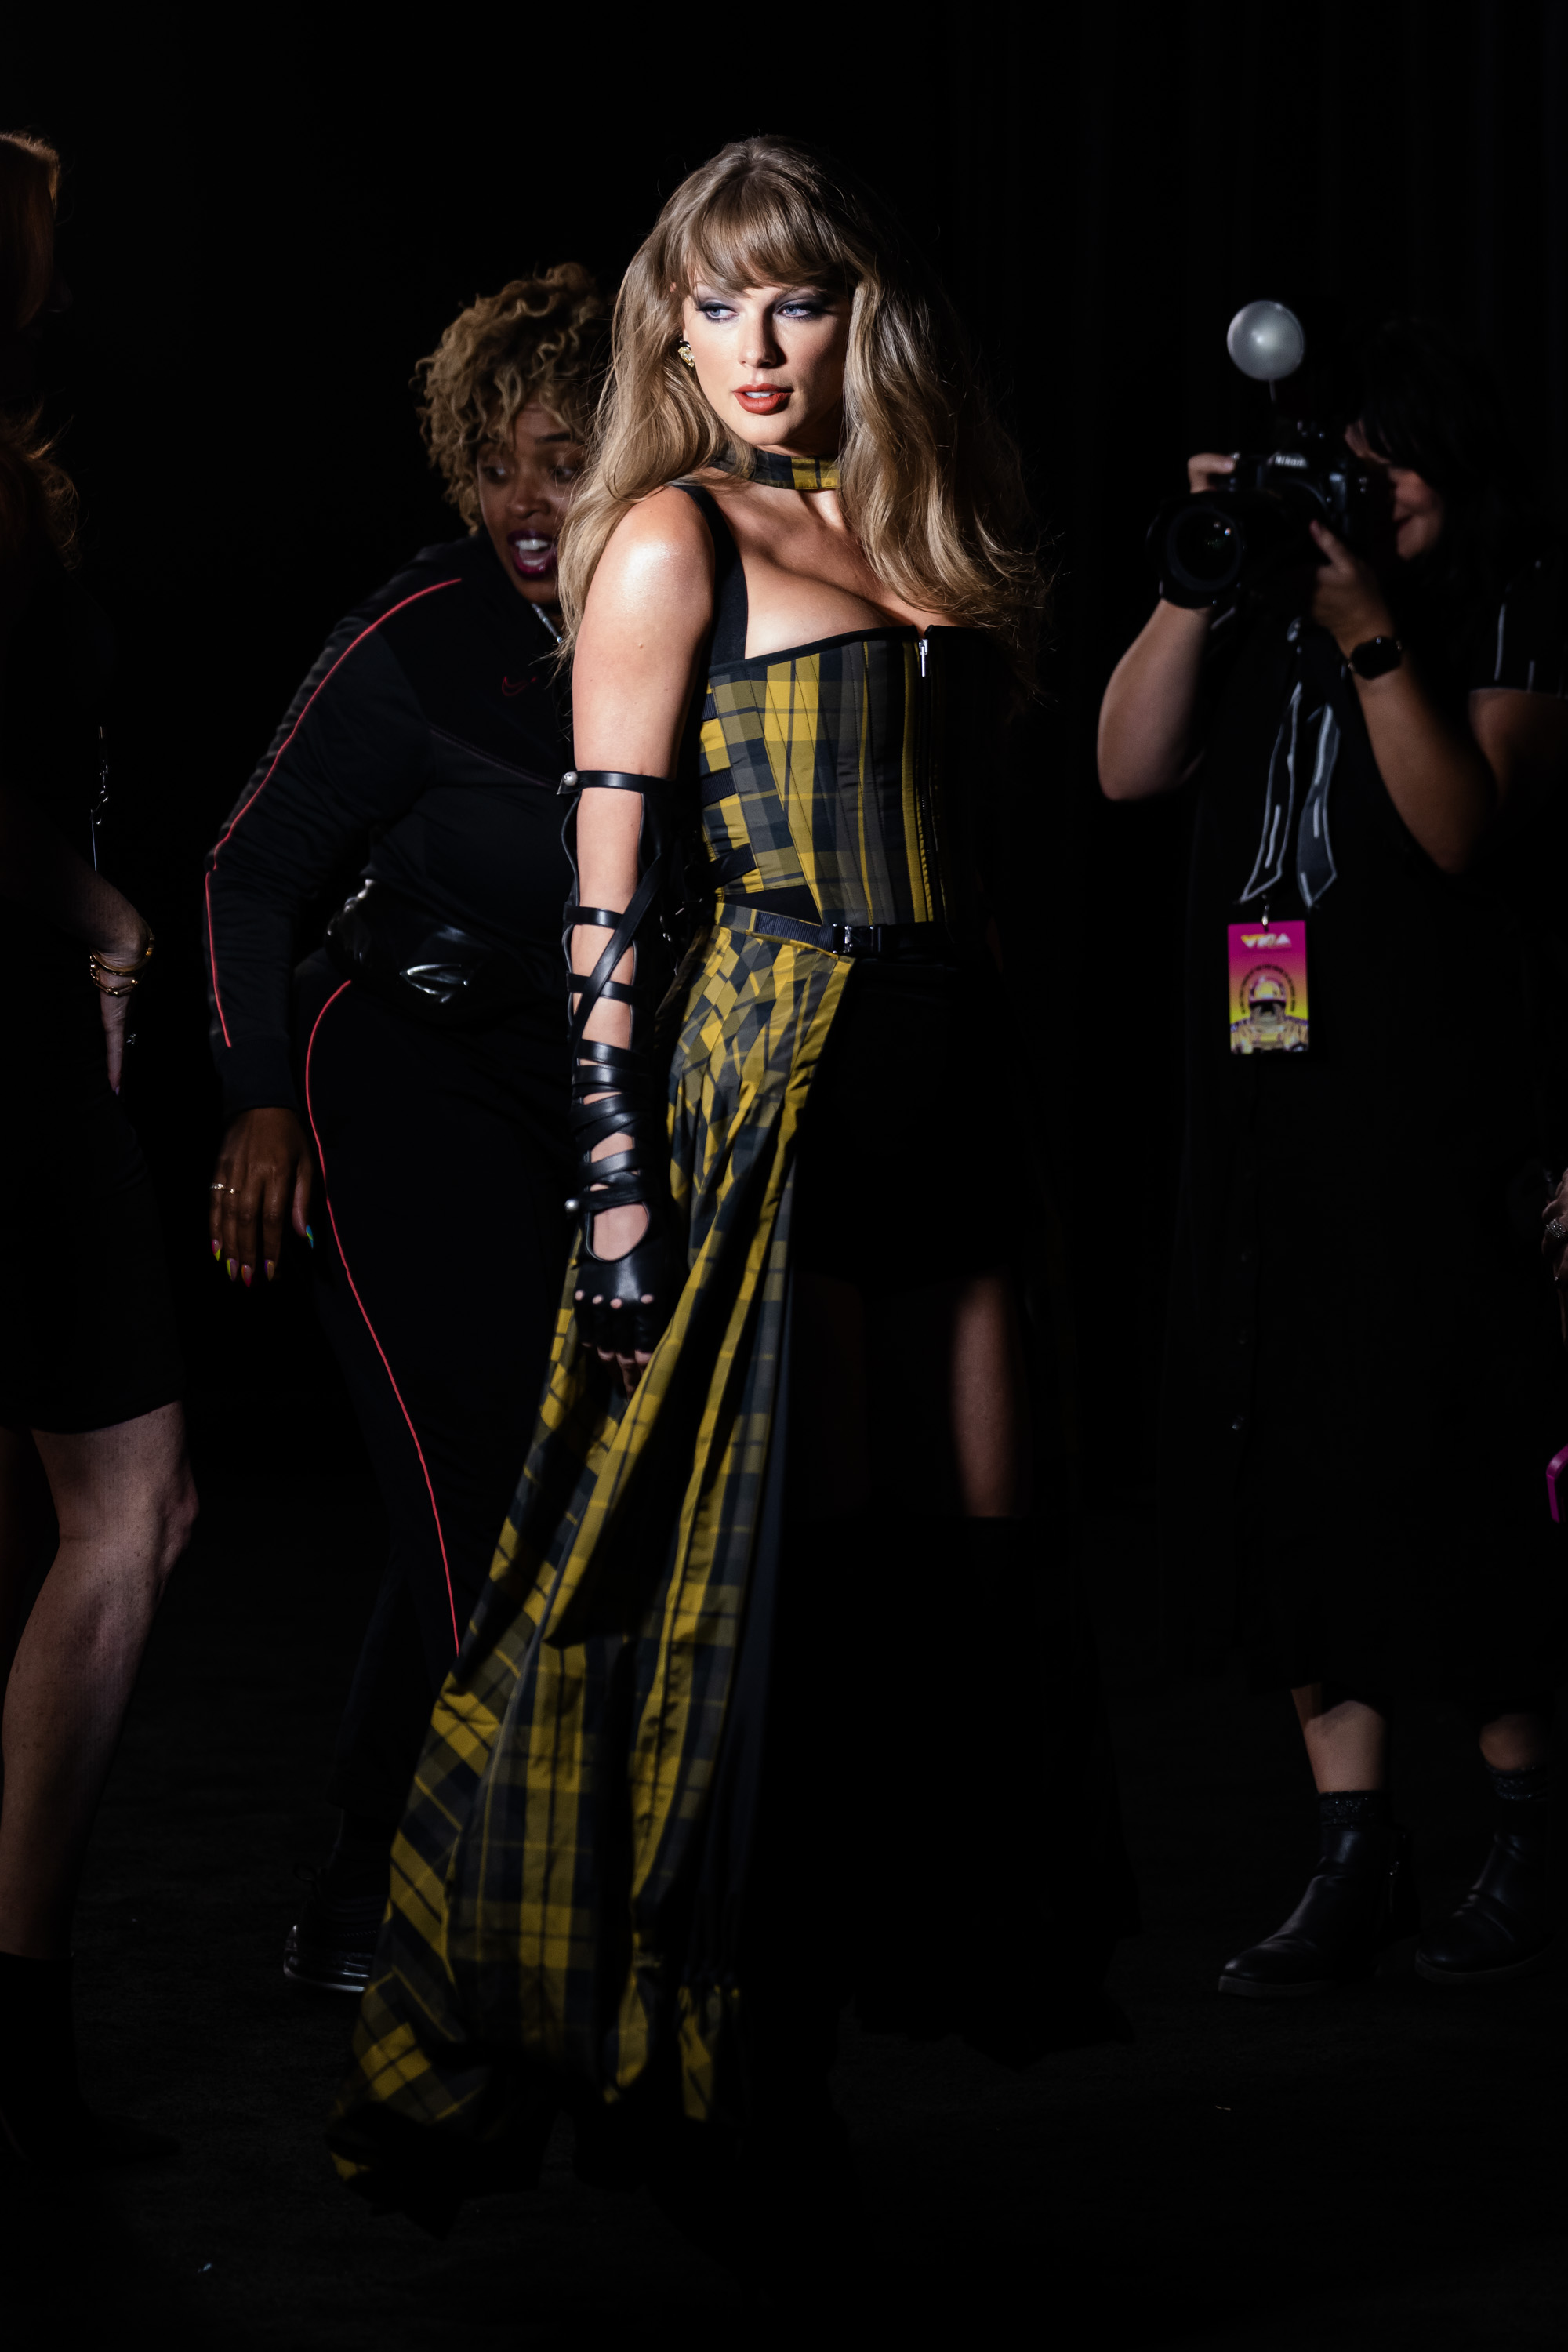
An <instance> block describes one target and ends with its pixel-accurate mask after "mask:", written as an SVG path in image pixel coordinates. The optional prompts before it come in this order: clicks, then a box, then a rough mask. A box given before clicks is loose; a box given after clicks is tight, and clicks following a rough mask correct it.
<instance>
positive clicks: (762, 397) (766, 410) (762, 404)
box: [735, 383, 789, 416]
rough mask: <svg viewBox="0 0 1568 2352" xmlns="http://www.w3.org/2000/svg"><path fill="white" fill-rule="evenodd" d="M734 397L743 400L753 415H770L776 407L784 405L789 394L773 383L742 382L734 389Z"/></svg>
mask: <svg viewBox="0 0 1568 2352" xmlns="http://www.w3.org/2000/svg"><path fill="white" fill-rule="evenodd" d="M735 397H736V399H737V400H739V401H743V402H744V404H745V405H746V406H747V407H748V408H749V409H750V410H751V411H752V415H755V416H772V415H773V413H774V411H775V410H776V409H780V408H782V407H783V406H784V403H785V401H786V400H787V399H788V398H789V394H788V393H787V392H786V391H781V390H780V388H779V386H778V385H777V384H775V383H743V384H742V385H741V386H740V387H739V388H738V390H737V391H736V394H735Z"/></svg>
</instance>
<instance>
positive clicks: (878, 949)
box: [715, 906, 954, 957]
mask: <svg viewBox="0 0 1568 2352" xmlns="http://www.w3.org/2000/svg"><path fill="white" fill-rule="evenodd" d="M715 919H716V921H717V922H718V923H719V924H720V925H721V927H722V928H723V929H726V930H731V931H754V932H757V933H758V934H760V936H761V937H762V938H763V939H764V940H792V941H793V942H794V943H795V946H796V947H803V948H821V949H822V950H823V952H824V953H825V954H826V955H837V956H857V957H859V956H898V955H908V954H910V953H914V954H917V955H918V954H920V953H921V952H922V951H923V952H924V953H925V954H927V955H932V956H934V955H943V954H945V955H949V956H951V955H952V953H953V952H954V949H953V941H952V932H951V931H950V930H949V929H948V928H947V925H946V924H945V923H800V922H797V921H796V920H795V917H794V916H793V915H773V914H770V913H769V912H768V910H767V908H765V907H736V906H721V908H719V910H718V914H717V916H716V918H715Z"/></svg>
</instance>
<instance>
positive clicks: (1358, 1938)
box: [1219, 1825, 1421, 2000]
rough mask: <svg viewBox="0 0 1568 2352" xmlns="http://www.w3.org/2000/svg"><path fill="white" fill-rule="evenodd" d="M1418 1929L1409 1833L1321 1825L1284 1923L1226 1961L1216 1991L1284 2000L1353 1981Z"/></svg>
mask: <svg viewBox="0 0 1568 2352" xmlns="http://www.w3.org/2000/svg"><path fill="white" fill-rule="evenodd" d="M1420 1924H1421V1916H1420V1909H1419V1906H1418V1904H1417V1901H1416V1896H1415V1880H1414V1877H1413V1875H1412V1873H1411V1868H1410V1832H1409V1831H1408V1830H1397V1829H1357V1828H1352V1827H1350V1826H1349V1825H1345V1826H1341V1827H1333V1828H1328V1829H1325V1831H1324V1832H1323V1844H1322V1851H1321V1853H1320V1855H1319V1858H1318V1867H1317V1869H1316V1870H1315V1871H1314V1873H1313V1874H1312V1876H1311V1877H1310V1879H1309V1880H1308V1882H1307V1891H1306V1893H1305V1895H1302V1897H1301V1900H1300V1903H1298V1904H1297V1906H1296V1908H1295V1909H1294V1911H1292V1912H1291V1914H1290V1916H1289V1919H1287V1920H1286V1922H1285V1925H1284V1926H1283V1927H1281V1928H1280V1929H1279V1931H1278V1933H1277V1934H1275V1935H1272V1936H1268V1937H1265V1939H1264V1941H1263V1942H1262V1943H1261V1944H1254V1945H1253V1946H1252V1947H1251V1948H1250V1950H1248V1951H1245V1952H1238V1953H1237V1956H1236V1958H1235V1959H1234V1960H1227V1961H1226V1966H1225V1970H1224V1973H1223V1974H1222V1976H1221V1978H1220V1980H1219V1989H1220V1990H1221V1992H1229V1993H1242V1994H1245V1995H1247V1997H1248V1998H1249V1999H1251V2000H1300V1998H1302V1997H1303V1996H1304V1995H1306V1994H1308V1993H1314V1992H1329V1991H1331V1990H1332V1988H1333V1987H1334V1986H1335V1985H1342V1984H1354V1983H1356V1982H1358V1981H1359V1980H1360V1979H1362V1978H1363V1977H1370V1976H1371V1975H1373V1972H1374V1971H1375V1970H1376V1969H1377V1968H1378V1967H1379V1965H1380V1964H1386V1963H1387V1961H1388V1960H1389V1959H1390V1958H1392V1957H1393V1955H1394V1947H1395V1946H1397V1945H1400V1944H1404V1943H1406V1942H1407V1941H1408V1939H1409V1938H1410V1937H1413V1936H1414V1935H1415V1932H1416V1929H1417V1928H1418V1927H1420Z"/></svg>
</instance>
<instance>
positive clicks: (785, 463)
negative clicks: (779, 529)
mask: <svg viewBox="0 0 1568 2352" xmlns="http://www.w3.org/2000/svg"><path fill="white" fill-rule="evenodd" d="M733 470H734V469H733V467H732V466H731V467H726V468H725V471H726V472H732V471H733ZM752 481H753V482H765V483H766V485H767V487H768V488H769V489H771V490H836V489H837V488H838V460H837V457H786V456H785V455H784V451H783V450H782V449H753V450H752Z"/></svg>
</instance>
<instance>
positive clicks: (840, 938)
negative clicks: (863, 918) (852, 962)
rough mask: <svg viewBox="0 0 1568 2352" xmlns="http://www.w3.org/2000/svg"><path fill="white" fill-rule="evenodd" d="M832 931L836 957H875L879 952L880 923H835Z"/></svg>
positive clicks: (880, 943)
mask: <svg viewBox="0 0 1568 2352" xmlns="http://www.w3.org/2000/svg"><path fill="white" fill-rule="evenodd" d="M832 930H833V950H834V953H835V954H836V955H844V956H863V955H877V954H879V953H880V951H881V945H882V926H881V924H880V923H835V924H834V925H833V926H832Z"/></svg>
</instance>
